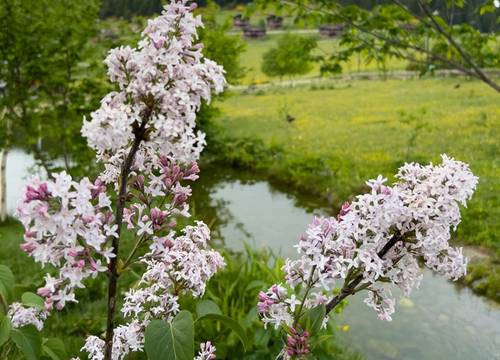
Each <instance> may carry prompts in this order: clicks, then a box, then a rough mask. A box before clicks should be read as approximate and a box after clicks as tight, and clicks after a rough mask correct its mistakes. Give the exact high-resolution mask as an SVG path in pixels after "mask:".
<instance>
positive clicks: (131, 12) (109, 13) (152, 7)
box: [100, 0, 162, 19]
mask: <svg viewBox="0 0 500 360" xmlns="http://www.w3.org/2000/svg"><path fill="white" fill-rule="evenodd" d="M161 9H162V1H161V0H132V1H130V0H101V10H100V16H101V18H107V17H122V18H125V19H131V18H132V17H133V16H138V15H142V16H150V15H153V14H159V13H160V11H161Z"/></svg>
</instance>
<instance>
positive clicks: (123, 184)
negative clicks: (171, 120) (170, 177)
mask: <svg viewBox="0 0 500 360" xmlns="http://www.w3.org/2000/svg"><path fill="white" fill-rule="evenodd" d="M148 118H149V114H148V116H146V117H145V118H144V119H145V120H143V122H142V124H141V125H140V126H139V127H138V128H137V130H136V131H135V138H134V142H133V144H132V147H131V148H130V151H129V153H128V155H127V158H126V159H125V163H124V164H123V167H122V172H121V175H120V190H119V193H118V199H117V205H116V211H115V224H116V225H117V229H116V233H117V236H116V237H113V240H112V247H113V254H114V255H115V256H114V257H113V258H111V260H110V262H109V265H108V276H109V279H108V314H107V322H106V352H105V357H104V358H105V360H111V350H112V347H113V332H114V318H115V311H116V288H117V284H118V276H119V274H118V271H117V265H118V254H119V252H118V251H119V245H120V235H121V227H122V222H123V210H124V208H125V202H126V200H127V183H128V177H129V175H130V171H131V168H132V164H133V163H134V158H135V154H136V153H137V151H138V150H139V145H140V144H141V141H142V140H143V139H144V134H145V130H146V123H147V119H148Z"/></svg>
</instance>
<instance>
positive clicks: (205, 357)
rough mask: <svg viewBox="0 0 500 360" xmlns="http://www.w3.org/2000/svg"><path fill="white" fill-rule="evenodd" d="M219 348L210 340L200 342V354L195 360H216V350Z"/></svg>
mask: <svg viewBox="0 0 500 360" xmlns="http://www.w3.org/2000/svg"><path fill="white" fill-rule="evenodd" d="M216 350H217V349H216V348H215V346H213V345H212V343H211V342H210V341H207V342H204V343H201V344H200V352H199V353H198V356H196V357H195V358H194V360H215V359H216V356H215V351H216Z"/></svg>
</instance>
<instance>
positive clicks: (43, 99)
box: [0, 0, 104, 213]
mask: <svg viewBox="0 0 500 360" xmlns="http://www.w3.org/2000/svg"><path fill="white" fill-rule="evenodd" d="M98 9H99V2H98V1H97V0H91V1H85V2H78V1H77V2H75V1H69V0H39V1H38V0H37V1H34V0H26V1H25V0H22V1H21V0H5V1H2V2H1V3H0V23H2V31H1V32H0V56H1V57H0V60H1V61H0V80H1V81H0V83H1V84H0V87H1V91H0V111H2V113H3V116H2V117H1V127H0V135H1V136H0V138H1V140H0V146H1V148H2V156H1V158H2V166H1V167H0V168H1V169H2V170H3V171H1V176H0V179H1V180H0V188H2V189H4V191H2V194H5V193H6V191H5V161H6V158H7V153H8V151H9V149H10V148H12V147H19V148H22V149H24V150H25V151H28V152H30V153H32V154H33V155H34V157H35V160H36V162H37V164H38V165H40V166H42V167H43V168H44V169H45V170H46V172H47V173H49V174H50V173H51V172H52V171H54V170H57V169H61V168H64V169H66V170H67V171H69V172H76V171H86V170H84V169H83V168H80V166H84V167H85V169H88V165H87V164H90V163H91V162H90V161H88V159H90V156H91V154H90V152H89V151H88V150H87V149H86V147H85V142H84V140H83V138H82V137H81V136H80V131H79V128H80V125H81V119H82V116H83V114H85V113H88V112H89V111H90V109H91V108H94V107H95V106H96V104H97V103H98V101H99V100H98V99H99V96H100V95H101V94H102V93H103V91H104V90H102V86H99V83H100V79H101V78H103V77H104V73H102V74H99V70H98V69H100V68H102V65H101V64H100V63H98V62H97V61H94V62H92V61H87V62H85V61H84V59H86V58H87V56H88V53H89V52H91V51H94V50H93V47H92V46H89V39H90V37H91V36H93V35H95V34H96V29H97V14H98ZM100 89H101V90H100ZM84 94H86V95H84ZM88 94H90V95H88ZM79 160H87V161H79ZM1 200H2V206H1V208H2V209H3V210H2V211H1V212H3V211H4V209H5V196H2V197H1ZM3 213H4V212H3Z"/></svg>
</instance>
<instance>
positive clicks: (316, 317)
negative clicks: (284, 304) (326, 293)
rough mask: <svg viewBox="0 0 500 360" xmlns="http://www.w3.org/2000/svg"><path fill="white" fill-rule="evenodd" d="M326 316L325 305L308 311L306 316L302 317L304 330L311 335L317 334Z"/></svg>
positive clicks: (301, 321)
mask: <svg viewBox="0 0 500 360" xmlns="http://www.w3.org/2000/svg"><path fill="white" fill-rule="evenodd" d="M325 316H326V308H325V305H324V304H321V305H319V306H316V307H313V308H312V309H309V310H307V311H306V312H305V313H304V315H302V318H301V319H300V324H301V325H302V327H303V328H304V329H306V330H307V331H309V333H310V334H316V333H317V332H318V331H319V330H320V329H321V325H322V324H323V319H324V318H325Z"/></svg>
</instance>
